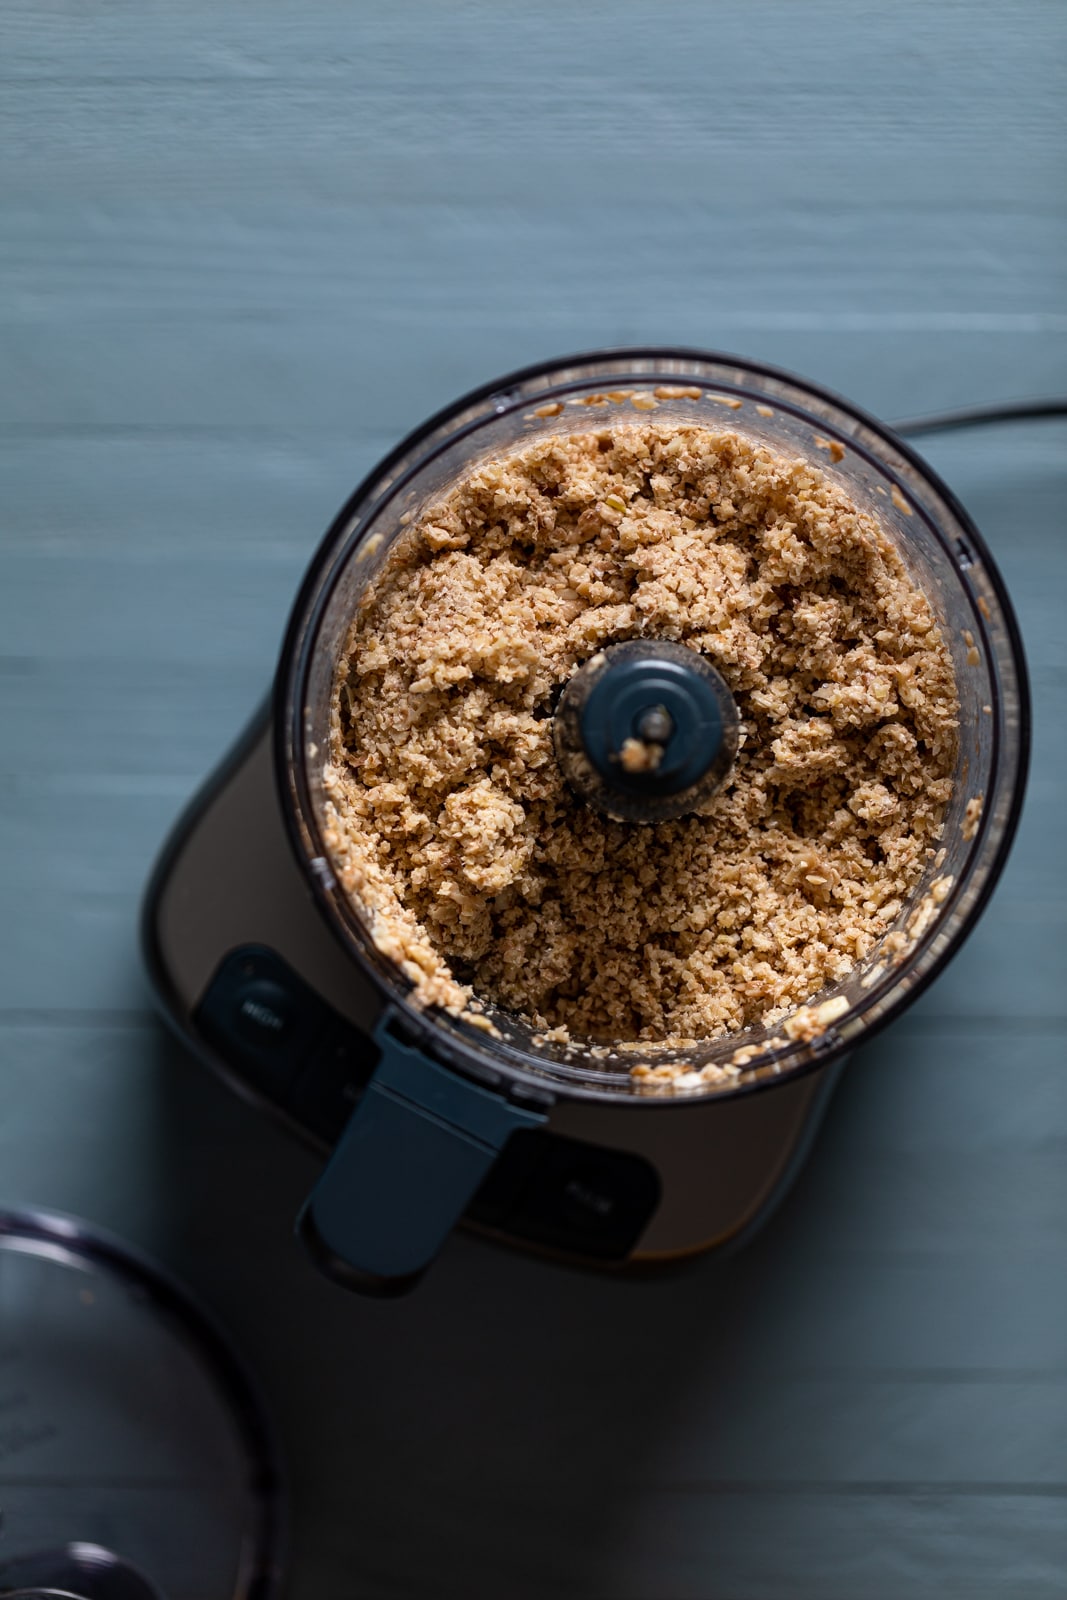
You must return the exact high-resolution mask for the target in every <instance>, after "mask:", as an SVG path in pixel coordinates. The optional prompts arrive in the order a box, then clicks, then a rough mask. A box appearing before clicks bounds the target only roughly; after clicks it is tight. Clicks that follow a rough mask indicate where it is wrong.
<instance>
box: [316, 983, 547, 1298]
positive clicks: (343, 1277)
mask: <svg viewBox="0 0 1067 1600" xmlns="http://www.w3.org/2000/svg"><path fill="white" fill-rule="evenodd" d="M393 1020H394V1019H393V1017H392V1014H391V1013H389V1012H387V1013H386V1014H385V1016H384V1017H383V1018H382V1019H381V1020H380V1021H379V1023H378V1026H377V1028H376V1029H375V1031H374V1039H375V1043H376V1044H377V1045H378V1048H379V1050H380V1051H381V1059H380V1060H379V1062H378V1065H377V1067H376V1069H375V1072H374V1076H373V1077H372V1078H371V1080H370V1082H369V1083H368V1084H367V1086H366V1088H365V1090H364V1092H363V1095H362V1098H361V1099H360V1102H359V1104H358V1106H357V1107H356V1109H355V1111H354V1112H353V1113H352V1116H351V1117H350V1118H349V1121H348V1124H347V1126H346V1128H345V1130H344V1132H343V1133H342V1134H341V1137H340V1140H339V1141H338V1143H337V1145H336V1147H335V1149H334V1152H333V1154H332V1156H331V1157H330V1159H329V1161H328V1162H327V1164H326V1167H325V1169H324V1170H323V1173H322V1175H321V1177H320V1178H319V1181H318V1183H317V1184H316V1185H315V1188H314V1189H313V1190H312V1192H311V1195H310V1196H309V1198H308V1201H307V1203H306V1205H305V1206H304V1209H303V1211H302V1212H301V1215H300V1219H299V1221H298V1224H297V1231H298V1234H299V1236H300V1238H301V1241H302V1243H303V1244H304V1246H305V1248H306V1249H307V1250H308V1252H309V1254H310V1255H311V1256H312V1258H313V1259H314V1260H315V1262H316V1264H317V1265H318V1266H319V1267H321V1268H322V1270H323V1271H324V1272H326V1273H327V1274H328V1275H329V1276H330V1277H333V1278H336V1279H338V1281H340V1282H342V1283H344V1284H346V1285H347V1286H348V1287H350V1288H353V1289H356V1290H358V1291H359V1292H360V1293H363V1294H374V1295H397V1294H404V1293H405V1292H406V1291H407V1290H408V1289H410V1288H411V1287H412V1286H413V1285H414V1284H415V1283H416V1282H417V1280H418V1279H419V1278H420V1277H421V1275H422V1273H423V1272H424V1271H425V1270H426V1268H427V1267H428V1266H429V1265H430V1263H431V1261H432V1260H433V1259H434V1257H435V1256H436V1255H437V1253H438V1251H439V1250H440V1248H441V1246H442V1245H443V1244H444V1242H445V1240H446V1238H447V1237H448V1235H449V1234H450V1233H451V1231H452V1229H453V1227H454V1226H455V1225H456V1223H457V1222H458V1221H459V1219H460V1217H461V1216H462V1215H463V1212H464V1211H465V1210H466V1209H467V1206H468V1205H469V1203H470V1201H471V1200H472V1199H473V1197H474V1194H475V1192H476V1191H477V1189H478V1188H479V1186H480V1185H481V1183H482V1181H483V1179H484V1178H485V1177H486V1175H487V1173H488V1172H489V1169H490V1167H491V1166H492V1165H493V1163H494V1162H495V1161H496V1159H497V1156H498V1155H499V1154H500V1152H501V1150H502V1149H503V1147H504V1145H505V1144H506V1143H507V1141H508V1139H509V1138H510V1137H511V1135H512V1133H514V1132H515V1131H516V1130H517V1129H519V1128H534V1127H537V1126H539V1125H540V1124H541V1123H543V1122H544V1121H545V1120H546V1116H545V1113H544V1112H542V1111H535V1110H532V1109H529V1108H527V1107H526V1106H519V1105H515V1104H513V1103H512V1102H511V1101H509V1100H505V1099H504V1098H503V1096H502V1095H498V1094H494V1093H493V1092H492V1091H491V1090H489V1089H484V1088H481V1087H480V1086H479V1085H477V1084H475V1083H472V1082H470V1081H469V1080H468V1079H467V1078H462V1077H460V1076H459V1074H458V1073H455V1072H452V1071H450V1070H449V1069H448V1068H447V1067H444V1066H442V1065H441V1064H440V1063H439V1062H437V1061H435V1060H433V1059H432V1058H431V1057H430V1056H427V1055H424V1054H423V1053H422V1051H421V1050H419V1049H417V1048H416V1047H415V1046H413V1045H411V1044H409V1043H408V1042H407V1041H406V1040H405V1039H403V1038H401V1037H399V1036H398V1034H397V1032H396V1031H395V1027H394V1026H393V1025H391V1024H393Z"/></svg>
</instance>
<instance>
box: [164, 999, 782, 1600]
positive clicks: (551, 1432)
mask: <svg viewBox="0 0 1067 1600" xmlns="http://www.w3.org/2000/svg"><path fill="white" fill-rule="evenodd" d="M155 1049H156V1051H157V1053H158V1079H159V1123H158V1134H159V1148H158V1180H159V1191H160V1193H161V1195H162V1196H163V1197H164V1201H163V1206H162V1210H163V1213H164V1215H165V1217H166V1219H167V1220H166V1225H165V1236H164V1237H163V1238H162V1239H161V1240H160V1245H159V1247H160V1250H161V1253H162V1254H163V1255H164V1258H165V1259H166V1260H167V1262H168V1263H169V1264H170V1265H171V1266H172V1267H173V1268H175V1269H176V1270H177V1271H178V1272H180V1273H181V1275H182V1276H183V1277H184V1278H185V1279H186V1281H187V1282H189V1283H190V1284H191V1285H192V1286H193V1287H194V1288H195V1289H196V1290H197V1291H198V1292H199V1293H200V1294H201V1295H202V1297H203V1298H204V1300H205V1301H206V1302H207V1303H208V1304H209V1305H210V1306H211V1307H212V1308H213V1310H214V1311H215V1312H216V1313H217V1315H218V1316H219V1317H220V1318H221V1320H222V1321H223V1323H224V1324H225V1326H226V1327H227V1328H228V1330H229V1332H230V1333H231V1335H232V1337H233V1339H234V1341H235V1342H236V1344H237V1346H238V1347H239V1349H240V1351H241V1352H242V1354H243V1355H244V1357H245V1359H246V1360H247V1362H248V1364H249V1365H250V1367H251V1368H252V1369H253V1371H254V1373H255V1374H256V1376H257V1377H258V1378H259V1380H260V1382H261V1384H262V1386H263V1388H264V1390H265V1391H266V1394H267V1396H268V1399H269V1402H270V1404H271V1406H272V1407H273V1410H274V1412H275V1415H276V1416H277V1418H278V1421H279V1424H280V1427H281V1431H282V1435H283V1438H284V1441H285V1445H286V1449H287V1452H288V1456H289V1461H290V1466H291V1470H292V1478H293V1495H294V1539H293V1546H294V1549H293V1559H294V1576H293V1579H292V1582H291V1586H290V1587H291V1595H292V1597H293V1600H305V1597H307V1600H310V1597H311V1596H312V1595H315V1596H319V1597H321V1596H323V1595H328V1596H330V1597H331V1600H333V1597H337V1600H342V1597H347V1596H349V1595H352V1596H357V1595H359V1596H362V1595H369V1596H375V1597H376V1596H379V1595H380V1596H393V1595H404V1596H410V1597H412V1600H414V1597H423V1596H425V1597H427V1600H429V1597H431V1596H433V1597H438V1596H449V1595H453V1594H454V1595H463V1596H465V1597H472V1600H481V1597H483V1596H484V1597H486V1600H488V1597H490V1596H491V1597H493V1600H497V1597H503V1596H507V1597H508V1600H544V1597H545V1596H547V1595H550V1594H551V1595H552V1596H560V1597H568V1596H573V1597H579V1596H581V1597H582V1600H593V1597H601V1596H604V1597H607V1596H609V1595H610V1596H612V1597H614V1596H617V1595H619V1594H620V1593H621V1592H622V1590H623V1589H624V1587H625V1580H624V1576H623V1575H622V1574H620V1573H619V1572H618V1570H617V1567H616V1562H617V1559H618V1557H617V1553H616V1552H617V1550H618V1549H619V1547H620V1545H621V1544H622V1543H623V1542H624V1535H625V1531H626V1528H627V1525H628V1523H629V1521H630V1519H631V1516H632V1515H633V1514H634V1513H635V1510H636V1507H637V1504H638V1501H639V1500H640V1502H641V1504H642V1507H643V1514H644V1515H646V1516H647V1515H648V1500H649V1495H650V1493H652V1494H654V1493H655V1485H656V1482H657V1477H662V1476H664V1472H663V1470H662V1469H661V1465H660V1464H661V1463H663V1462H665V1461H667V1459H668V1456H669V1451H670V1442H671V1436H672V1434H673V1433H675V1432H676V1431H677V1430H678V1429H679V1428H680V1427H681V1426H682V1424H683V1423H684V1419H685V1414H686V1406H687V1392H688V1391H689V1388H690V1385H691V1383H692V1382H693V1381H694V1379H695V1378H696V1377H697V1376H698V1375H699V1382H700V1386H701V1389H702V1392H703V1395H704V1400H703V1402H702V1403H703V1404H704V1405H706V1404H707V1393H708V1385H709V1382H711V1383H717V1384H718V1385H720V1386H721V1391H722V1394H723V1395H724V1396H727V1395H728V1394H729V1391H730V1388H731V1385H732V1384H733V1383H734V1382H735V1379H736V1375H737V1373H738V1370H739V1369H740V1368H743V1367H746V1366H747V1368H748V1372H749V1376H751V1370H752V1363H753V1361H756V1360H759V1359H761V1358H760V1357H759V1355H758V1352H759V1351H760V1350H766V1349H767V1348H769V1347H770V1346H771V1345H773V1339H774V1329H773V1327H772V1326H771V1323H772V1320H773V1318H772V1308H773V1303H774V1292H773V1286H774V1284H775V1280H776V1277H777V1276H778V1274H779V1273H780V1271H781V1270H782V1269H783V1268H784V1267H785V1266H786V1263H787V1261H788V1255H789V1233H790V1217H789V1208H788V1207H787V1208H786V1211H785V1213H783V1214H780V1216H779V1217H778V1218H777V1219H776V1220H775V1222H774V1223H773V1224H772V1226H771V1227H770V1228H769V1229H768V1230H767V1232H766V1233H765V1234H763V1235H762V1236H761V1237H760V1239H759V1240H757V1241H756V1243H755V1244H754V1245H752V1246H750V1247H749V1248H748V1250H746V1251H745V1252H744V1253H743V1254H741V1255H739V1256H736V1257H734V1258H733V1259H727V1260H718V1259H713V1258H705V1259H703V1260H698V1261H696V1262H693V1263H689V1264H687V1265H685V1266H684V1267H682V1268H674V1269H669V1270H668V1271H667V1272H665V1273H664V1274H663V1275H662V1276H661V1275H655V1276H652V1277H642V1278H640V1279H636V1280H630V1279H626V1278H623V1277H620V1276H604V1275H594V1274H586V1273H582V1272H578V1271H574V1270H571V1269H567V1268H563V1267H559V1266H556V1265H553V1264H548V1263H545V1262H543V1261H540V1260H537V1259H535V1258H531V1257H526V1256H523V1255H520V1254H517V1253H513V1252H511V1251H508V1250H505V1249H501V1248H498V1247H495V1246H492V1245H490V1244H487V1243H484V1242H482V1241H480V1240H478V1239H476V1238H472V1237H463V1236H457V1237H455V1238H454V1239H453V1240H452V1241H451V1242H450V1244H449V1246H448V1247H447V1249H446V1251H445V1252H444V1254H443V1256H442V1258H441V1259H440V1261H439V1262H438V1263H437V1264H436V1265H435V1267H434V1268H433V1269H432V1270H431V1272H430V1273H429V1275H428V1276H427V1278H426V1279H425V1280H424V1281H423V1283H422V1284H421V1285H420V1286H419V1287H418V1288H417V1289H416V1290H415V1291H414V1293H413V1294H412V1295H410V1296H409V1297H408V1298H406V1299H404V1300H401V1301H394V1302H387V1303H379V1302H375V1301H370V1300H366V1299H361V1298H358V1297H355V1296H353V1295H351V1294H349V1293H347V1292H346V1291H344V1290H341V1289H338V1288H336V1287H334V1286H333V1285H331V1284H329V1283H327V1282H326V1281H325V1280H323V1279H322V1278H320V1277H319V1276H318V1274H317V1273H316V1272H315V1270H314V1269H313V1268H312V1267H311V1265H310V1264H309V1263H308V1262H307V1260H306V1259H305V1258H304V1256H303V1254H302V1252H301V1250H300V1249H299V1247H298V1246H297V1244H296V1243H295V1241H294V1239H293V1233H292V1229H293V1220H294V1218H295V1215H296V1213H297V1210H298V1208H299V1205H300V1203H301V1201H302V1199H303V1198H304V1196H305V1194H306V1193H307V1191H308V1188H309V1186H310V1184H311V1182H312V1181H313V1178H314V1176H315V1174H316V1172H317V1169H318V1162H317V1160H316V1159H315V1158H314V1157H313V1156H311V1155H309V1154H308V1153H307V1152H306V1151H304V1150H302V1149H301V1148H299V1147H298V1145H297V1144H296V1143H295V1141H293V1140H292V1139H291V1138H290V1137H289V1136H288V1135H286V1134H285V1133H284V1132H282V1131H281V1130H279V1129H277V1128H275V1127H273V1126H272V1125H271V1124H270V1123H269V1121H268V1120H267V1119H266V1118H265V1117H264V1116H262V1115H261V1114H258V1113H257V1112H255V1111H254V1110H252V1109H251V1108H249V1107H247V1106H245V1105H244V1104H243V1103H242V1102H241V1101H240V1100H239V1099H238V1098H237V1097H236V1096H235V1095H233V1094H232V1093H230V1092H229V1091H228V1090H226V1089H225V1088H223V1087H222V1086H221V1085H220V1084H219V1083H217V1082H216V1081H215V1080H214V1079H213V1078H212V1077H211V1075H210V1073H209V1072H208V1071H207V1070H205V1069H204V1068H203V1067H202V1066H200V1065H199V1064H198V1063H197V1062H195V1061H194V1060H193V1059H192V1058H191V1057H189V1056H188V1054H187V1053H186V1052H185V1051H184V1050H183V1049H182V1048H181V1046H180V1045H178V1044H177V1043H176V1042H175V1041H174V1040H172V1039H171V1038H170V1037H169V1036H168V1035H167V1034H166V1033H165V1032H164V1031H163V1030H162V1029H160V1031H159V1033H158V1036H157V1037H156V1040H155Z"/></svg>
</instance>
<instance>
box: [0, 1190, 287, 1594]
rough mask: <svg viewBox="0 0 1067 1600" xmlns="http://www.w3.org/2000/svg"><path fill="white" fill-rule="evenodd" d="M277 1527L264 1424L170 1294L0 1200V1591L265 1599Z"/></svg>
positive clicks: (117, 1246)
mask: <svg viewBox="0 0 1067 1600" xmlns="http://www.w3.org/2000/svg"><path fill="white" fill-rule="evenodd" d="M285 1523H286V1507H285V1490H284V1481H283V1472H282V1467H281V1463H280V1459H279V1454H278V1447H277V1444H276V1441H275V1437H274V1430H273V1426H272V1424H271V1422H270V1420H269V1418H268V1416H267V1415H266V1413H265V1411H264V1409H263V1405H262V1402H261V1400H260V1399H259V1396H258V1394H257V1391H256V1389H255V1386H254V1384H253V1383H252V1381H251V1380H250V1378H249V1377H248V1375H247V1373H246V1372H245V1371H244V1368H243V1367H242V1365H241V1363H240V1361H239V1359H238V1357H237V1356H236V1355H235V1354H234V1352H233V1350H232V1349H231V1347H230V1345H229V1344H228V1342H227V1341H226V1339H225V1338H224V1337H223V1335H222V1334H220V1332H219V1331H218V1329H217V1328H216V1327H215V1326H214V1324H213V1323H212V1321H211V1320H210V1319H209V1318H208V1316H207V1315H206V1314H205V1312H204V1311H203V1310H202V1309H201V1308H200V1307H199V1306H198V1305H197V1304H196V1303H195V1302H194V1301H193V1300H192V1299H191V1298H190V1296H189V1294H188V1292H187V1291H186V1290H185V1289H183V1288H182V1287H181V1286H180V1285H179V1284H177V1283H175V1281H174V1280H173V1278H171V1277H170V1276H169V1275H168V1274H166V1273H164V1272H163V1271H162V1270H161V1269H160V1268H159V1267H158V1266H156V1265H155V1264H154V1263H152V1262H150V1261H148V1260H146V1259H145V1258H144V1257H143V1256H141V1255H139V1254H138V1253H137V1252H135V1251H133V1250H131V1249H130V1247H129V1246H128V1245H126V1244H125V1243H124V1242H123V1241H121V1240H119V1239H116V1238H113V1237H112V1236H111V1235H109V1234H106V1233H103V1232H101V1231H100V1230H98V1229H96V1228H93V1227H90V1226H89V1225H88V1224H87V1223H85V1222H83V1221H81V1220H80V1219H79V1218H75V1217H68V1216H64V1215H61V1214H59V1213H56V1212H48V1211H40V1210H29V1209H26V1210H18V1211H3V1210H0V1597H3V1600H16V1597H18V1600H42V1597H44V1596H63V1597H65V1600H277V1597H278V1595H279V1593H280V1591H281V1583H282V1577H283V1570H282V1568H283V1560H284V1547H285V1536H286V1535H285Z"/></svg>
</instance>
